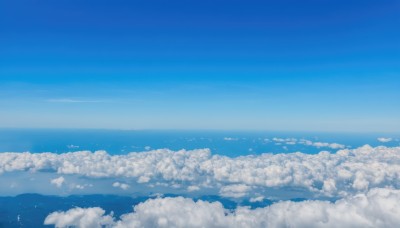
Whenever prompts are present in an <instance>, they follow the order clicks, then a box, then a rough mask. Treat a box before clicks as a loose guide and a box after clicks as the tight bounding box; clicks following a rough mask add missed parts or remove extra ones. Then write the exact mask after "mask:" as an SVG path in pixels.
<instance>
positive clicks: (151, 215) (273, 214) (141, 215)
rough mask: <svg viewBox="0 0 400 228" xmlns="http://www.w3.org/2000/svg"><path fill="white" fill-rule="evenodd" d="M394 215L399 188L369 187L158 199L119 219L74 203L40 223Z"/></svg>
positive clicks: (304, 221) (323, 223)
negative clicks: (330, 198) (247, 200)
mask: <svg viewBox="0 0 400 228" xmlns="http://www.w3.org/2000/svg"><path fill="white" fill-rule="evenodd" d="M399 214H400V191H399V190H390V189H372V190H370V191H369V192H367V193H365V194H357V195H355V196H351V197H346V198H343V199H341V200H338V201H336V202H335V203H331V202H327V201H303V202H291V201H284V202H279V203H275V204H273V205H271V206H268V207H265V208H257V209H250V208H247V207H238V208H237V209H235V210H227V209H225V208H224V207H223V205H222V204H221V203H219V202H213V203H210V202H206V201H201V200H199V201H197V202H195V201H193V200H192V199H188V198H183V197H176V198H157V199H150V200H147V201H146V202H144V203H141V204H139V205H137V206H135V207H134V209H133V212H132V213H128V214H125V215H122V216H121V217H120V218H119V219H116V218H114V217H113V215H112V214H111V215H106V214H105V211H104V210H103V209H101V208H98V207H96V208H74V209H71V210H68V211H66V212H54V213H51V214H50V215H48V216H47V218H46V219H45V221H44V223H45V224H47V225H55V226H56V227H70V226H78V227H182V228H183V227H238V228H239V227H249V228H250V227H251V228H257V227H260V228H261V227H304V228H309V227H398V225H399V224H400V217H399V216H398V215H399Z"/></svg>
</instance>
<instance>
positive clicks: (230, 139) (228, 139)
mask: <svg viewBox="0 0 400 228" xmlns="http://www.w3.org/2000/svg"><path fill="white" fill-rule="evenodd" d="M224 140H225V141H237V140H238V139H237V138H231V137H225V138H224Z"/></svg>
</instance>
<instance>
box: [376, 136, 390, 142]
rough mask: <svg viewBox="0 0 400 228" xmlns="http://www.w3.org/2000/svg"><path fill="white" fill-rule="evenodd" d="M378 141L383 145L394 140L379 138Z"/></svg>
mask: <svg viewBox="0 0 400 228" xmlns="http://www.w3.org/2000/svg"><path fill="white" fill-rule="evenodd" d="M377 140H378V141H379V142H381V143H388V142H391V141H392V140H393V139H392V138H383V137H381V138H378V139H377Z"/></svg>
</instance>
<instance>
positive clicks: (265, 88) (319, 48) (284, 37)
mask: <svg viewBox="0 0 400 228" xmlns="http://www.w3.org/2000/svg"><path fill="white" fill-rule="evenodd" d="M399 12H400V1H386V0H383V1H376V0H375V1H370V0H363V1H353V0H346V1H342V0H334V1H329V0H316V1H299V0H295V1H287V0H280V1H266V0H265V1H236V0H229V1H222V0H212V1H208V0H206V1H204V0H203V1H194V0H191V1H190V0H185V1H167V0H163V1H152V0H143V1H134V0H130V1H121V0H112V1H104V0H96V1H87V0H57V1H54V0H41V1H35V0H30V1H24V0H13V1H6V0H0V107H1V108H0V117H1V118H0V127H44V128H66V127H68V128H113V129H115V128H116V129H121V128H122V129H239V130H240V129H246V130H249V129H257V130H295V131H380V132H385V131H397V132H398V131H399V129H400V89H399V88H400V29H399V28H400V16H399Z"/></svg>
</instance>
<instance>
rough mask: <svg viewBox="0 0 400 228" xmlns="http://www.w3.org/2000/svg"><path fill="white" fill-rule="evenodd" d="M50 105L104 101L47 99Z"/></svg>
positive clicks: (98, 101) (101, 101) (99, 101)
mask: <svg viewBox="0 0 400 228" xmlns="http://www.w3.org/2000/svg"><path fill="white" fill-rule="evenodd" d="M46 101H47V102H50V103H104V102H106V101H104V100H80V99H70V98H62V99H48V100H46Z"/></svg>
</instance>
